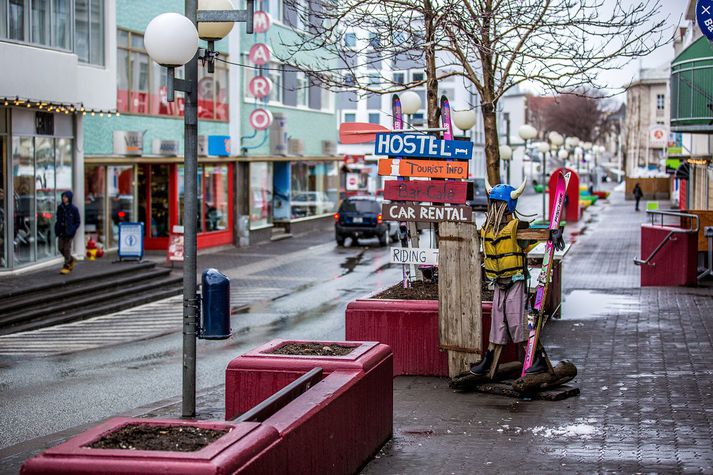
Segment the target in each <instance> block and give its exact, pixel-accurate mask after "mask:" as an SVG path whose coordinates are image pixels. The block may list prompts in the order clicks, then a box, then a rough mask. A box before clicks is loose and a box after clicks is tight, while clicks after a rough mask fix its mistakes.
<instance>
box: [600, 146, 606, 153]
mask: <svg viewBox="0 0 713 475" xmlns="http://www.w3.org/2000/svg"><path fill="white" fill-rule="evenodd" d="M606 151H607V148H606V147H605V146H604V145H600V146H599V153H604V152H606Z"/></svg>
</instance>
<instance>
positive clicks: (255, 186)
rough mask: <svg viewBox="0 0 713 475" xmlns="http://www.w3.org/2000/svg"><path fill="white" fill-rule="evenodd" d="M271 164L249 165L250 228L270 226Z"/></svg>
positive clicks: (258, 163) (256, 163)
mask: <svg viewBox="0 0 713 475" xmlns="http://www.w3.org/2000/svg"><path fill="white" fill-rule="evenodd" d="M272 193H273V170H272V163H269V162H255V163H251V164H250V228H251V229H254V228H259V227H262V226H267V225H269V224H272Z"/></svg>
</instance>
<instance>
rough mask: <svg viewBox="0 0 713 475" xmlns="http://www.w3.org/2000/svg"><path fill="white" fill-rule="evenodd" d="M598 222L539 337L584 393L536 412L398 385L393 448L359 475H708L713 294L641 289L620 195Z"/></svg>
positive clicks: (639, 217) (539, 405)
mask: <svg viewBox="0 0 713 475" xmlns="http://www.w3.org/2000/svg"><path fill="white" fill-rule="evenodd" d="M589 214H590V215H591V216H590V218H591V219H592V221H591V222H590V224H589V225H588V226H587V227H586V229H585V231H584V233H580V234H579V235H577V236H576V238H577V244H576V245H575V246H573V248H572V252H571V253H570V254H569V255H568V256H567V257H566V258H565V261H564V266H565V270H564V272H565V278H564V289H565V290H564V291H565V301H564V304H563V305H564V309H563V318H562V319H561V320H555V321H552V322H550V323H549V324H548V326H547V327H546V330H545V336H544V342H545V345H546V347H547V349H548V352H549V354H550V356H551V358H552V359H553V360H560V359H569V360H571V361H573V362H574V363H575V364H576V365H577V367H578V370H579V375H578V376H577V378H576V379H575V380H574V381H573V382H572V383H570V384H573V385H576V386H578V387H579V388H580V390H581V395H580V396H579V397H576V398H570V399H566V400H563V401H557V402H549V401H529V402H527V401H520V400H515V399H510V398H506V397H500V396H494V395H487V394H481V393H455V392H453V391H451V390H449V389H448V384H447V380H444V379H439V378H416V377H401V378H397V379H396V380H395V382H394V384H395V390H394V397H395V424H394V425H395V433H394V438H393V440H392V441H391V442H390V443H389V444H388V445H387V446H386V447H384V449H383V450H382V451H381V453H380V454H379V455H378V457H377V458H376V459H374V460H373V461H372V462H371V463H370V464H369V465H368V466H367V467H366V468H365V470H364V473H367V474H370V475H371V474H410V473H431V474H461V473H602V472H612V473H681V472H687V473H688V472H692V473H713V405H712V404H711V402H710V401H711V400H712V399H713V318H712V317H713V298H712V297H713V291H712V289H711V288H710V287H704V288H641V287H640V286H639V269H638V267H636V266H634V265H633V262H632V261H633V259H634V257H637V254H638V252H639V224H640V223H641V222H643V221H644V220H645V213H635V212H634V210H633V205H632V204H631V202H624V201H623V196H622V194H621V193H616V194H615V195H613V196H612V198H611V200H610V203H608V204H607V203H598V204H597V205H596V206H595V207H594V208H592V209H591V210H590V212H589ZM585 216H586V215H585Z"/></svg>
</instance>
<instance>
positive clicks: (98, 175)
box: [84, 142, 235, 250]
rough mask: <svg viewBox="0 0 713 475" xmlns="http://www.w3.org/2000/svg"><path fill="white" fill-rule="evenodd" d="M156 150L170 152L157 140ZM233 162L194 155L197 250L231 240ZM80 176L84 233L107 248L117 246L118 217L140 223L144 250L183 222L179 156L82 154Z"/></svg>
mask: <svg viewBox="0 0 713 475" xmlns="http://www.w3.org/2000/svg"><path fill="white" fill-rule="evenodd" d="M125 143H126V142H125ZM161 150H163V151H164V152H167V153H171V152H172V151H173V150H172V149H171V147H170V146H167V147H166V146H164V147H161V146H160V145H159V146H158V147H156V146H155V147H154V150H153V151H161ZM119 151H122V150H119ZM124 151H125V150H124ZM131 153H141V151H140V150H139V151H136V150H132V151H131ZM234 161H235V159H231V158H228V157H201V158H199V165H198V216H197V217H196V219H197V225H198V248H199V249H204V248H208V247H215V246H223V245H230V244H233V236H234V232H233V224H234V222H233V220H234V216H233V213H232V209H233V199H234V198H233V197H234V183H235V178H234V177H235V163H234ZM84 180H85V183H84V187H85V197H86V198H85V212H84V219H85V234H86V235H87V238H91V239H94V240H95V241H97V242H98V243H100V244H102V245H103V246H104V247H106V248H108V249H111V248H115V247H116V246H117V238H118V231H119V223H120V222H122V221H123V222H129V221H134V222H142V223H144V230H145V233H146V234H145V236H144V247H145V249H147V250H163V249H167V248H168V243H169V237H170V234H171V233H172V232H174V230H175V229H176V227H180V226H183V220H184V216H183V204H184V187H183V183H184V166H183V158H182V157H177V156H162V155H140V156H118V155H114V156H108V157H100V156H93V157H86V158H85V169H84Z"/></svg>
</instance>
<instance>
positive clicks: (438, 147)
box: [374, 133, 473, 160]
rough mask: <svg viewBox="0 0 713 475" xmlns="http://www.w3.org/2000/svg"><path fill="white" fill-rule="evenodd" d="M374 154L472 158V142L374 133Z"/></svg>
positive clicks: (458, 158) (430, 136)
mask: <svg viewBox="0 0 713 475" xmlns="http://www.w3.org/2000/svg"><path fill="white" fill-rule="evenodd" d="M374 154H375V155H388V156H390V157H421V158H441V159H451V160H470V159H471V158H473V142H466V141H465V140H439V139H438V138H436V137H435V136H433V135H425V134H394V133H381V134H376V142H375V143H374Z"/></svg>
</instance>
